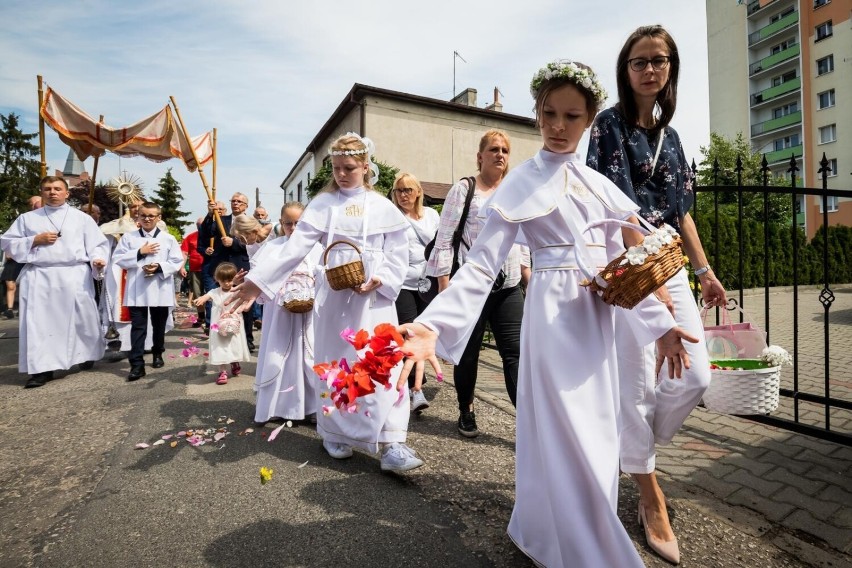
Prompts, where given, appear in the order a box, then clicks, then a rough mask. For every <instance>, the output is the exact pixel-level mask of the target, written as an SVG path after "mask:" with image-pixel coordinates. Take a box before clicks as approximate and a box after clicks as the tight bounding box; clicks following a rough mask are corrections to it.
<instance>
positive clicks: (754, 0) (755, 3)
mask: <svg viewBox="0 0 852 568" xmlns="http://www.w3.org/2000/svg"><path fill="white" fill-rule="evenodd" d="M758 10H760V0H751V2H749V3H748V8H747V12H748V15H749V16H751V15H752V14H754V13H755V12H757V11H758Z"/></svg>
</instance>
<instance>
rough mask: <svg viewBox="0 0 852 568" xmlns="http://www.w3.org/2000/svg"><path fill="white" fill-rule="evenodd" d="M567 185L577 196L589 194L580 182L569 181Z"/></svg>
mask: <svg viewBox="0 0 852 568" xmlns="http://www.w3.org/2000/svg"><path fill="white" fill-rule="evenodd" d="M568 187H569V188H570V189H571V193H573V194H574V195H576V196H577V197H586V196H587V195H588V194H589V190H588V189H587V188H586V186H585V185H583V184H582V183H577V182H571V183H569V184H568Z"/></svg>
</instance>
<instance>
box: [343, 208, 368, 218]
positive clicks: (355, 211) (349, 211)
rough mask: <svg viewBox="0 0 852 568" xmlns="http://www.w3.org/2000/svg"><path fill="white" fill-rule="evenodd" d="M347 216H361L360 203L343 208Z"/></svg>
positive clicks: (362, 212)
mask: <svg viewBox="0 0 852 568" xmlns="http://www.w3.org/2000/svg"><path fill="white" fill-rule="evenodd" d="M345 213H346V216H347V217H363V216H364V208H363V207H361V206H360V205H350V206H348V207H347V208H346V209H345Z"/></svg>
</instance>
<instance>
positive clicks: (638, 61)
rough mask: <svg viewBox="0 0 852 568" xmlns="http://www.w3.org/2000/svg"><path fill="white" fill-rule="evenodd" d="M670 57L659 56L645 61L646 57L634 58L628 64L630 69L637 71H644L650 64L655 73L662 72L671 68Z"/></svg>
mask: <svg viewBox="0 0 852 568" xmlns="http://www.w3.org/2000/svg"><path fill="white" fill-rule="evenodd" d="M671 59H672V58H671V56H670V55H658V56H657V57H654V58H653V59H645V58H644V57H634V58H633V59H628V60H627V64H628V65H630V69H632V70H633V71H636V72H637V73H638V72H639V71H644V70H645V68H646V67H647V66H648V64H649V63H650V64H651V67H653V68H654V71H662V70H663V69H665V68H666V67H668V66H669V61H671Z"/></svg>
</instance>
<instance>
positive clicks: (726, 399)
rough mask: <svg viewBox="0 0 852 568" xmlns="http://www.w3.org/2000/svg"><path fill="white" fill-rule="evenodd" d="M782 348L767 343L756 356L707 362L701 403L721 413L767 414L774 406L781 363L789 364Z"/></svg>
mask: <svg viewBox="0 0 852 568" xmlns="http://www.w3.org/2000/svg"><path fill="white" fill-rule="evenodd" d="M792 364H793V358H792V357H791V356H790V354H789V353H788V352H787V350H786V349H784V348H783V347H780V346H778V345H770V346H769V347H767V348H766V349H764V350H763V353H762V354H761V357H760V359H718V360H714V361H711V362H710V374H711V377H712V378H711V380H710V386H709V387H707V390H706V391H705V392H704V399H703V400H704V406H705V407H706V408H707V409H708V410H713V411H714V412H719V413H722V414H739V415H744V414H769V413H771V412H774V411H775V410H776V409H777V408H778V399H779V393H780V388H781V367H782V366H784V365H792Z"/></svg>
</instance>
